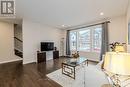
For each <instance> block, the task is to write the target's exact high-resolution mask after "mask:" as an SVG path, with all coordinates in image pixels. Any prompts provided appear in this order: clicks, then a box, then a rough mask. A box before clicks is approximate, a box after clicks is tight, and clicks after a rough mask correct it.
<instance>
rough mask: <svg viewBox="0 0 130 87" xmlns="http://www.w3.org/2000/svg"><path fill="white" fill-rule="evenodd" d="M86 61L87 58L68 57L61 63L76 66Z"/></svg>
mask: <svg viewBox="0 0 130 87" xmlns="http://www.w3.org/2000/svg"><path fill="white" fill-rule="evenodd" d="M86 61H87V58H85V57H79V58H69V59H67V60H66V61H65V62H63V63H64V64H67V65H71V66H78V65H80V64H82V63H83V62H86Z"/></svg>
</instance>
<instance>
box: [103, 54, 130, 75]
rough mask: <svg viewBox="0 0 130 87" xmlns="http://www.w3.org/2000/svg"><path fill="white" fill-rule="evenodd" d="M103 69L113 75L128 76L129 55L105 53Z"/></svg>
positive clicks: (129, 72)
mask: <svg viewBox="0 0 130 87" xmlns="http://www.w3.org/2000/svg"><path fill="white" fill-rule="evenodd" d="M104 69H105V70H106V71H109V72H111V73H114V74H119V75H130V54H129V53H123V52H122V53H118V52H107V53H106V54H105V61H104Z"/></svg>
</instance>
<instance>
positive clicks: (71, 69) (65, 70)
mask: <svg viewBox="0 0 130 87" xmlns="http://www.w3.org/2000/svg"><path fill="white" fill-rule="evenodd" d="M86 63H87V66H88V59H87V58H85V57H79V58H77V59H75V58H69V59H67V60H66V61H65V62H63V63H62V74H64V75H67V76H69V77H71V78H73V79H75V68H76V66H79V65H82V64H85V65H86Z"/></svg>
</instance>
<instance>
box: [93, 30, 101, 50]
mask: <svg viewBox="0 0 130 87" xmlns="http://www.w3.org/2000/svg"><path fill="white" fill-rule="evenodd" d="M101 35H102V28H95V29H93V47H92V48H93V49H92V50H93V51H94V52H100V50H101Z"/></svg>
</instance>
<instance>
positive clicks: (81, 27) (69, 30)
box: [69, 21, 110, 31]
mask: <svg viewBox="0 0 130 87" xmlns="http://www.w3.org/2000/svg"><path fill="white" fill-rule="evenodd" d="M104 23H110V21H106V22H101V23H97V24H92V25H87V26H83V27H77V28H74V29H70V30H69V31H71V30H78V29H82V28H86V27H91V26H96V25H100V24H104Z"/></svg>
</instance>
